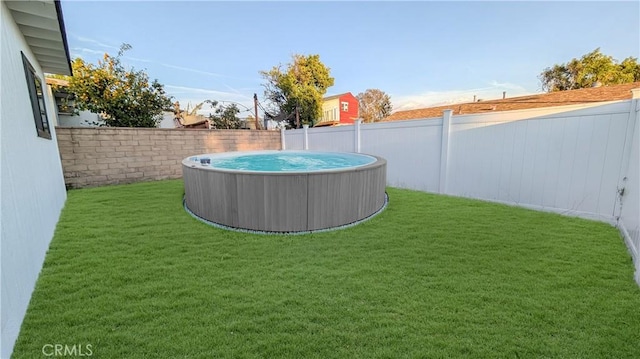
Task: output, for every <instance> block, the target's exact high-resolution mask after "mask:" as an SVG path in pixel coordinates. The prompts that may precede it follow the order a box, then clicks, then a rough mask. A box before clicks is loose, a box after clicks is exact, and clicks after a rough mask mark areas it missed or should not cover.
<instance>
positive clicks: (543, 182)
mask: <svg viewBox="0 0 640 359" xmlns="http://www.w3.org/2000/svg"><path fill="white" fill-rule="evenodd" d="M639 98H640V89H637V90H633V99H632V100H627V101H614V102H600V103H594V104H586V105H572V106H561V107H549V108H541V109H530V110H520V111H504V112H497V113H483V114H473V115H460V116H455V117H453V116H451V111H445V112H444V114H443V117H442V118H432V119H423V120H411V121H395V122H382V123H373V124H360V123H356V124H355V125H354V126H338V127H325V128H304V129H298V130H288V131H283V149H297V150H301V149H309V150H322V151H346V152H362V153H368V154H372V155H377V156H381V157H383V158H385V159H386V160H387V182H388V185H389V186H393V187H400V188H409V189H417V190H422V191H427V192H434V193H443V194H448V195H454V196H462V197H468V198H477V199H483V200H489V201H495V202H501V203H507V204H514V205H519V206H523V207H528V208H532V209H537V210H543V211H551V212H557V213H561V214H567V215H573V216H579V217H583V218H589V219H595V220H600V221H605V222H608V223H611V224H615V225H617V226H618V228H619V229H620V231H621V233H622V234H623V236H624V238H625V241H626V243H627V246H628V247H629V251H630V252H631V254H632V256H633V259H634V262H635V263H636V281H637V282H638V283H639V284H640V224H639V223H640V209H639V207H640V191H639V190H640V185H639V177H640V168H639V163H640V156H639V153H640V148H639V145H638V142H639V137H640V135H639V133H638V132H639V127H640V125H637V123H638V121H639V107H640V104H639V102H640V101H639Z"/></svg>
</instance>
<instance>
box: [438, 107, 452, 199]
mask: <svg viewBox="0 0 640 359" xmlns="http://www.w3.org/2000/svg"><path fill="white" fill-rule="evenodd" d="M452 114H453V110H444V111H443V112H442V142H441V148H440V186H439V193H446V191H447V172H448V168H449V137H450V135H451V115H452Z"/></svg>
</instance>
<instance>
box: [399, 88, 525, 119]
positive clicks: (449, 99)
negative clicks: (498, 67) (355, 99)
mask: <svg viewBox="0 0 640 359" xmlns="http://www.w3.org/2000/svg"><path fill="white" fill-rule="evenodd" d="M488 85H489V86H487V87H479V88H473V89H460V90H443V91H428V92H425V93H422V94H419V95H408V96H393V94H392V95H391V103H392V104H393V111H394V112H395V111H404V110H413V109H417V108H425V107H435V106H442V105H448V104H455V103H465V102H472V101H473V98H474V96H475V97H476V100H477V99H483V100H495V99H501V98H502V92H503V91H506V93H507V96H510V97H515V96H524V95H530V94H533V93H534V92H532V91H529V90H527V89H526V88H524V87H523V86H520V85H517V84H512V83H507V82H505V83H501V82H498V81H495V80H492V81H490V82H489V83H488Z"/></svg>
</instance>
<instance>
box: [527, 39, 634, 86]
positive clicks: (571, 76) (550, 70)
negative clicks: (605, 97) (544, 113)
mask: <svg viewBox="0 0 640 359" xmlns="http://www.w3.org/2000/svg"><path fill="white" fill-rule="evenodd" d="M540 81H541V82H542V89H543V90H544V91H547V92H554V91H564V90H575V89H580V88H586V87H592V86H593V85H594V84H595V83H597V82H599V83H600V84H602V85H617V84H624V83H630V82H636V81H640V64H639V63H638V59H637V58H635V57H632V56H629V57H627V58H626V59H624V60H623V61H622V62H621V63H618V61H617V60H615V59H614V58H613V57H611V56H608V55H605V54H603V53H601V52H600V48H597V49H595V50H593V51H592V52H590V53H588V54H586V55H584V56H582V57H581V58H580V59H576V58H574V59H572V60H571V61H569V62H568V63H566V64H560V65H558V64H556V65H553V67H547V68H546V69H544V70H543V71H542V73H541V74H540Z"/></svg>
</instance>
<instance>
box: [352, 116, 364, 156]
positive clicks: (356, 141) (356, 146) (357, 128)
mask: <svg viewBox="0 0 640 359" xmlns="http://www.w3.org/2000/svg"><path fill="white" fill-rule="evenodd" d="M361 123H362V119H360V118H357V119H356V120H355V121H354V123H353V133H354V139H353V144H354V146H353V147H354V148H353V151H354V152H355V153H360V124H361Z"/></svg>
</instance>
